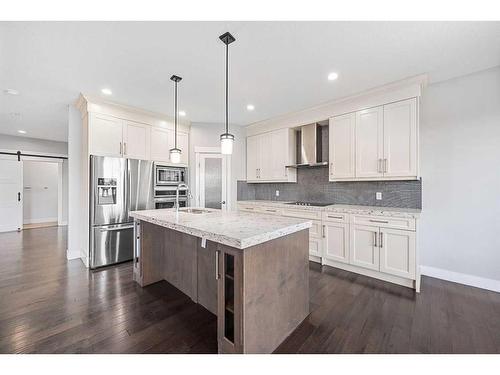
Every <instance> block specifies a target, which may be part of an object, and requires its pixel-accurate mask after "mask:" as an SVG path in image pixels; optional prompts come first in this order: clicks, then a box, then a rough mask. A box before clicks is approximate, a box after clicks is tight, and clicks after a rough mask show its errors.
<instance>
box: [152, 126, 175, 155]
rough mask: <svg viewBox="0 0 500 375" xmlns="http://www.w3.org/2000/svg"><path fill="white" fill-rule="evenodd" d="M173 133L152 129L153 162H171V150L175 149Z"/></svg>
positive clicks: (166, 130)
mask: <svg viewBox="0 0 500 375" xmlns="http://www.w3.org/2000/svg"><path fill="white" fill-rule="evenodd" d="M172 134H173V132H172V131H169V130H168V129H162V128H151V160H154V161H162V162H165V163H169V162H170V149H171V148H172V147H173V138H172Z"/></svg>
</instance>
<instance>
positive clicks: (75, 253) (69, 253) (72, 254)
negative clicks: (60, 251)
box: [66, 249, 80, 260]
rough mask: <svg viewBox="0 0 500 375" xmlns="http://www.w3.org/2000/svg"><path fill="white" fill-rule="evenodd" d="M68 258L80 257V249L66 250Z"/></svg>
mask: <svg viewBox="0 0 500 375" xmlns="http://www.w3.org/2000/svg"><path fill="white" fill-rule="evenodd" d="M66 259H67V260H73V259H80V252H79V251H70V250H69V249H68V250H66Z"/></svg>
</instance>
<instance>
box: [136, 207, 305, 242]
mask: <svg viewBox="0 0 500 375" xmlns="http://www.w3.org/2000/svg"><path fill="white" fill-rule="evenodd" d="M190 208H191V209H193V208H196V207H190ZM200 209H202V210H208V211H209V212H207V213H202V214H192V213H186V212H182V209H181V210H180V211H179V213H176V211H175V209H171V208H166V209H159V210H144V211H133V212H131V213H130V216H132V217H134V218H135V219H138V220H142V221H147V222H149V223H152V224H156V225H160V226H162V227H165V228H169V229H173V230H176V231H179V232H182V233H186V234H190V235H193V236H196V237H201V238H204V239H207V240H209V241H213V242H217V243H221V244H224V245H228V246H231V247H235V248H237V249H246V248H248V247H250V246H255V245H258V244H261V243H263V242H267V241H270V240H273V239H275V238H279V237H284V236H286V235H289V234H292V233H295V232H299V231H301V230H303V229H308V228H310V227H311V226H312V222H311V221H310V220H307V219H298V218H290V217H278V216H271V215H265V214H258V213H248V212H237V211H221V210H215V209H205V208H200Z"/></svg>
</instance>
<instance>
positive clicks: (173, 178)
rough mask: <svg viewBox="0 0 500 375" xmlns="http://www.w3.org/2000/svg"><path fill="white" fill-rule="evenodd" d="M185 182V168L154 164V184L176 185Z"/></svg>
mask: <svg viewBox="0 0 500 375" xmlns="http://www.w3.org/2000/svg"><path fill="white" fill-rule="evenodd" d="M181 182H183V183H185V182H186V168H177V167H168V166H163V165H158V164H156V165H155V185H156V186H164V185H177V184H180V183H181Z"/></svg>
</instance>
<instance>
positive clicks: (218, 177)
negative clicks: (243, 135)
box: [198, 153, 228, 210]
mask: <svg viewBox="0 0 500 375" xmlns="http://www.w3.org/2000/svg"><path fill="white" fill-rule="evenodd" d="M198 157H199V163H198V181H199V189H198V202H199V206H201V207H205V208H216V209H223V210H227V207H228V203H227V189H226V181H227V177H226V173H227V170H226V168H227V167H226V158H225V157H224V156H223V155H222V154H215V153H213V154H211V153H210V154H209V153H207V154H199V156H198Z"/></svg>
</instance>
